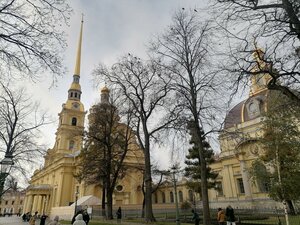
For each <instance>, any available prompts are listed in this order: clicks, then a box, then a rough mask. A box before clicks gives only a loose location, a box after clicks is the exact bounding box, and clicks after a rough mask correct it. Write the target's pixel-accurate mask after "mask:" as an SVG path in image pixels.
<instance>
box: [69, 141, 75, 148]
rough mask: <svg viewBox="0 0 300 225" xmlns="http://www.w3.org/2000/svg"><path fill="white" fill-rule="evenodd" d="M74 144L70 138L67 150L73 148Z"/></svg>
mask: <svg viewBox="0 0 300 225" xmlns="http://www.w3.org/2000/svg"><path fill="white" fill-rule="evenodd" d="M74 145H75V141H73V140H71V141H70V142H69V150H73V149H74Z"/></svg>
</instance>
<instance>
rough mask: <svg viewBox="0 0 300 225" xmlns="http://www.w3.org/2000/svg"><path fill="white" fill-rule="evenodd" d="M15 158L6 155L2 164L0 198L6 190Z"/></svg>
mask: <svg viewBox="0 0 300 225" xmlns="http://www.w3.org/2000/svg"><path fill="white" fill-rule="evenodd" d="M12 159H13V156H12V155H10V154H6V155H5V156H4V159H3V160H2V161H1V162H0V167H1V168H0V197H1V196H2V194H3V190H4V183H5V180H6V177H7V176H8V174H9V170H10V168H11V166H12V165H14V162H13V160H12Z"/></svg>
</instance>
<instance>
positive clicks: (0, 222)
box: [0, 216, 40, 225]
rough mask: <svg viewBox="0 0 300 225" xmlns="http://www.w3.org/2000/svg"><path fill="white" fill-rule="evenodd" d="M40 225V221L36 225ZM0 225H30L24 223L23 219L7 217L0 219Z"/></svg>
mask: <svg viewBox="0 0 300 225" xmlns="http://www.w3.org/2000/svg"><path fill="white" fill-rule="evenodd" d="M38 224H40V223H39V221H37V222H36V225H38ZM0 225H29V223H28V222H23V221H22V218H21V217H18V216H10V217H8V216H5V217H0Z"/></svg>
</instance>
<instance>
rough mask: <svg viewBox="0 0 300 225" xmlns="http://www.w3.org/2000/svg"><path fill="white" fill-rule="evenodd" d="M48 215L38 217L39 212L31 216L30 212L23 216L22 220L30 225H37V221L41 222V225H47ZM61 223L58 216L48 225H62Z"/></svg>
mask: <svg viewBox="0 0 300 225" xmlns="http://www.w3.org/2000/svg"><path fill="white" fill-rule="evenodd" d="M47 217H48V216H47V215H45V214H43V215H41V216H40V215H38V212H35V213H34V215H31V213H30V212H28V213H24V214H23V215H22V219H23V221H24V222H28V223H29V225H36V221H37V220H40V225H45V224H46V219H47ZM58 221H59V217H58V216H56V217H54V219H53V220H52V221H50V222H49V223H48V224H47V225H60V223H59V222H58Z"/></svg>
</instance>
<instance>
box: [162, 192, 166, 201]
mask: <svg viewBox="0 0 300 225" xmlns="http://www.w3.org/2000/svg"><path fill="white" fill-rule="evenodd" d="M161 197H162V203H166V195H165V192H162V193H161Z"/></svg>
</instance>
